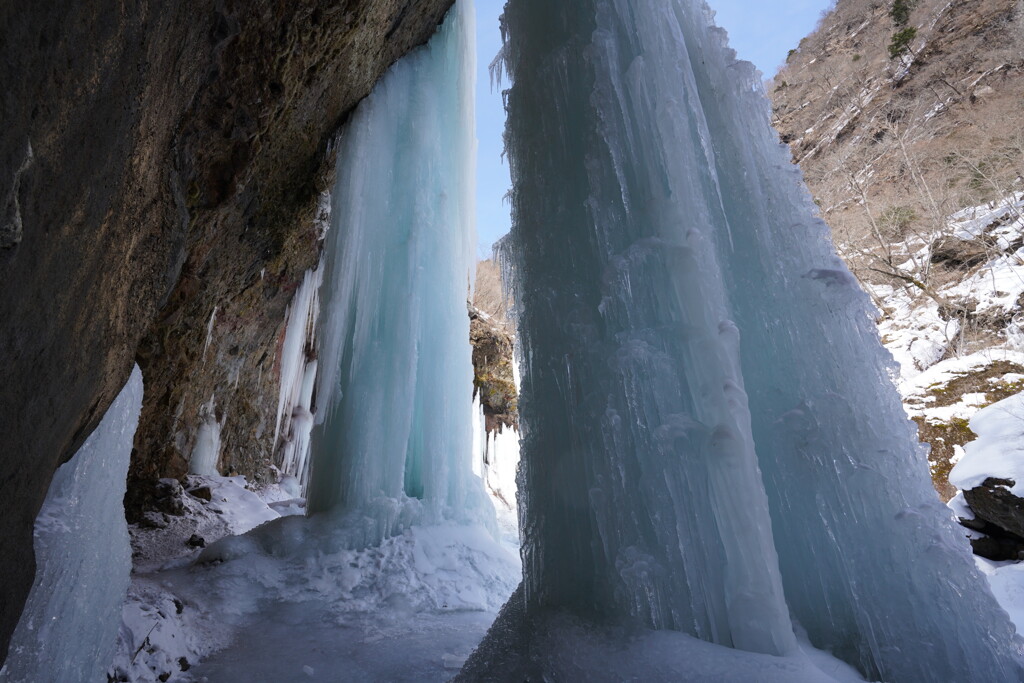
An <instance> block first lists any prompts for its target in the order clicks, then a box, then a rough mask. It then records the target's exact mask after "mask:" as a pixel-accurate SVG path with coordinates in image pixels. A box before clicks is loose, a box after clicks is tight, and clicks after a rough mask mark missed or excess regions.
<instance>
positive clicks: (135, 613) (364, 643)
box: [114, 477, 521, 683]
mask: <svg viewBox="0 0 1024 683" xmlns="http://www.w3.org/2000/svg"><path fill="white" fill-rule="evenodd" d="M197 487H199V488H202V487H209V489H210V490H211V492H212V496H211V498H212V500H210V501H202V500H199V499H197V498H195V496H193V495H191V494H185V495H184V496H183V502H184V505H185V508H186V511H187V515H186V516H183V517H174V516H166V517H165V518H164V519H162V520H157V522H159V523H160V524H161V525H163V526H161V527H160V528H155V529H154V528H133V529H132V540H133V547H134V549H135V560H136V573H135V574H134V576H133V579H132V585H131V588H130V590H129V600H128V603H127V604H126V606H125V608H124V626H123V627H122V630H121V635H120V642H119V645H118V654H117V656H116V658H115V662H114V670H115V672H116V678H115V680H121V681H157V680H161V676H164V678H163V679H162V680H169V681H192V682H199V681H206V682H208V683H219V682H221V681H236V680H254V681H257V680H259V681H263V680H268V681H270V680H272V681H302V680H315V681H396V682H397V681H435V680H436V681H443V680H448V679H450V678H451V677H452V676H453V675H454V674H455V673H456V672H457V671H458V669H459V668H460V667H461V665H462V663H463V662H464V660H465V659H466V657H467V656H468V655H469V654H470V653H471V652H472V650H473V649H474V648H475V647H476V645H477V643H479V641H480V640H481V638H482V637H483V635H484V633H485V632H486V631H487V629H488V627H489V626H490V625H491V623H492V622H493V621H494V618H495V616H496V615H497V612H498V610H499V608H500V607H501V605H502V604H503V603H504V602H505V600H506V599H507V598H508V596H509V595H510V594H511V593H512V591H513V590H514V589H515V586H516V585H517V584H518V582H519V580H520V576H521V568H520V566H519V558H518V548H517V545H516V544H517V542H518V539H517V535H516V527H515V521H514V520H515V511H514V510H513V509H511V508H507V507H506V506H503V505H501V504H500V501H497V500H496V501H495V502H496V505H497V506H498V507H499V508H500V509H499V511H498V512H499V515H498V520H499V530H498V534H499V537H500V538H501V540H500V541H497V540H495V538H494V537H493V536H492V535H491V533H490V532H488V531H487V530H486V529H484V528H483V527H480V526H472V525H469V526H467V525H458V524H443V525H439V526H426V527H412V528H410V529H408V530H407V531H406V533H405V534H404V535H402V536H399V537H396V538H391V539H388V540H386V541H385V542H384V543H382V544H381V545H380V546H378V547H371V548H366V549H363V550H352V549H350V546H349V545H347V540H346V539H347V538H348V537H347V536H346V529H345V523H347V522H346V521H345V520H337V519H330V518H326V517H314V518H311V519H306V518H305V517H301V516H295V513H296V512H301V511H302V507H301V503H302V501H301V500H295V499H292V498H291V497H290V496H291V495H292V493H293V490H292V489H291V487H290V486H289V485H287V484H286V485H285V486H284V487H281V486H275V487H271V488H269V489H265V490H262V491H251V490H249V489H247V488H246V484H245V481H244V479H243V478H241V477H232V478H228V477H191V478H190V479H189V482H188V488H190V489H192V490H195V489H196V488H197ZM282 514H283V515H284V517H282ZM349 521H350V520H349ZM267 522H269V523H267ZM192 534H196V535H199V536H202V537H203V538H204V539H205V540H206V541H207V542H208V543H209V544H210V545H209V546H208V547H207V548H206V549H198V548H196V549H193V548H190V547H189V546H188V544H187V539H189V538H191V536H192ZM218 539H219V540H218Z"/></svg>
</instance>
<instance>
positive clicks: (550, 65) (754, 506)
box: [504, 0, 1021, 681]
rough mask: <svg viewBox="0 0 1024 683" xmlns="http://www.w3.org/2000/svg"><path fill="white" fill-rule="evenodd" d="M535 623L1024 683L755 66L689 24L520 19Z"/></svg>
mask: <svg viewBox="0 0 1024 683" xmlns="http://www.w3.org/2000/svg"><path fill="white" fill-rule="evenodd" d="M505 29H506V31H507V36H508V44H507V45H506V47H505V51H504V56H505V60H506V66H507V67H508V70H509V73H510V76H511V78H512V81H513V86H512V88H511V91H510V92H509V94H508V100H507V101H508V112H509V122H510V123H509V128H508V130H507V146H508V152H509V155H510V158H511V163H512V175H513V182H514V186H515V189H514V191H513V195H512V197H513V218H514V228H513V232H512V235H511V238H510V239H509V240H507V242H506V244H505V251H506V254H505V258H506V261H507V268H508V270H509V272H510V273H511V276H512V279H513V280H514V288H515V294H516V297H517V301H518V316H519V333H520V339H521V344H522V346H523V348H524V349H525V351H524V370H523V396H522V399H521V402H520V411H521V415H522V423H523V442H522V455H523V469H522V473H521V479H520V487H519V489H520V495H521V497H522V498H521V501H522V502H524V503H525V511H524V513H523V519H522V526H523V533H524V538H523V542H524V551H523V552H524V571H525V584H524V587H525V591H526V599H527V604H528V605H531V606H532V608H534V609H537V608H543V607H555V608H569V609H571V610H573V611H576V612H578V613H584V614H592V615H597V616H603V617H611V618H625V619H636V618H639V619H640V620H641V621H642V622H644V623H646V624H647V625H648V626H650V627H653V628H659V629H661V628H666V629H675V630H680V631H684V632H687V633H690V634H692V635H696V636H698V637H700V638H702V639H705V640H709V641H712V642H715V643H719V644H723V645H729V646H732V647H736V648H740V649H747V650H752V651H757V652H764V653H786V652H791V651H792V650H793V648H794V639H793V627H792V624H791V623H790V613H792V615H793V617H794V618H795V619H796V620H797V621H799V622H800V624H801V625H802V626H803V627H805V628H806V629H807V630H808V631H809V635H810V638H811V640H812V641H813V642H814V644H815V645H817V646H818V647H820V648H823V649H829V650H832V651H834V652H836V653H837V654H838V655H840V656H841V657H843V658H844V659H847V660H848V661H850V662H851V663H853V664H855V665H856V666H858V667H859V668H860V669H861V671H862V672H864V673H865V674H866V675H868V676H869V677H870V678H882V679H884V680H890V681H940V680H954V679H955V680H961V679H962V680H1018V679H1019V678H1020V676H1021V671H1020V669H1019V664H1018V660H1017V658H1016V657H1017V649H1016V648H1017V646H1016V645H1015V644H1014V642H1013V630H1012V627H1011V626H1010V624H1009V622H1008V621H1007V619H1006V618H1005V615H1004V614H1003V613H1002V612H1001V611H1000V610H999V608H998V607H997V605H996V603H995V601H994V600H993V599H992V597H991V596H990V594H989V593H988V591H987V588H986V587H985V586H984V583H983V581H982V579H981V578H980V577H979V575H978V574H977V572H976V571H975V569H974V566H973V563H972V561H971V557H970V555H969V551H968V549H967V547H966V544H965V543H964V542H963V541H962V538H960V537H961V536H962V534H958V533H957V532H956V531H955V530H954V529H953V526H952V520H951V518H950V515H949V514H948V512H946V511H945V510H943V508H942V506H941V505H940V504H939V502H938V500H937V499H936V497H935V494H934V492H933V491H932V490H931V487H930V485H929V481H928V471H927V467H926V464H925V461H924V459H923V456H922V454H921V452H920V447H919V445H918V444H917V440H916V435H915V433H914V430H913V426H912V425H911V424H910V423H909V422H908V421H907V419H906V417H905V415H904V413H903V411H902V409H901V406H900V403H899V398H898V396H897V395H896V391H895V389H894V388H893V386H892V384H891V382H890V380H889V377H888V373H889V371H890V369H891V368H890V366H891V360H890V359H889V357H888V355H887V354H886V353H885V352H884V351H883V349H882V348H881V346H880V343H879V340H878V337H877V334H876V332H875V331H874V328H873V326H872V323H871V317H872V315H871V314H872V311H871V310H870V305H869V303H868V300H867V298H866V296H864V295H863V294H862V293H861V292H860V290H859V289H858V287H857V285H856V282H855V280H854V279H853V277H852V276H851V275H850V273H849V271H848V270H847V269H846V267H845V266H844V265H843V264H842V262H841V261H840V260H839V259H838V258H837V256H836V255H835V252H834V249H833V247H832V246H831V243H830V241H829V236H828V231H827V228H826V226H825V225H824V224H823V223H822V222H821V221H820V220H819V219H817V218H816V216H815V212H814V207H813V205H812V204H811V202H810V201H809V197H808V195H807V192H806V190H805V188H804V187H803V185H802V182H801V178H800V176H799V173H798V171H797V170H796V168H795V167H793V166H792V164H791V163H790V157H789V153H788V150H787V149H786V147H785V146H784V145H782V144H780V143H779V141H778V137H777V135H776V134H775V132H774V131H773V130H772V129H771V128H770V126H769V124H768V120H769V117H768V113H769V112H768V103H767V101H766V99H765V97H764V94H763V92H762V90H761V87H760V84H759V81H758V75H757V74H756V73H755V71H754V69H753V67H752V66H751V65H749V64H747V63H744V62H737V61H736V60H735V56H734V54H733V53H732V51H731V50H729V49H728V48H727V46H726V41H725V34H724V33H723V32H722V31H720V30H719V29H717V28H714V27H713V26H712V23H711V16H710V14H709V12H708V10H707V8H706V6H705V5H704V4H703V3H702V2H700V1H699V0H664V1H663V2H657V3H655V2H644V3H638V2H633V1H632V0H566V1H565V2H559V3H552V2H549V1H548V0H511V1H510V2H509V4H508V6H507V8H506V13H505Z"/></svg>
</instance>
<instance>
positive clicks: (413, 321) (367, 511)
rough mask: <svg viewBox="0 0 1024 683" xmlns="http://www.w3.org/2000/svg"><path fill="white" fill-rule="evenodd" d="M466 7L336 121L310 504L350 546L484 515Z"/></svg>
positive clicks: (469, 15)
mask: <svg viewBox="0 0 1024 683" xmlns="http://www.w3.org/2000/svg"><path fill="white" fill-rule="evenodd" d="M474 65H475V56H474V41H473V8H472V5H471V3H470V2H468V1H466V0H462V1H460V2H458V3H457V4H456V7H455V8H454V10H453V11H452V13H451V14H450V15H449V18H448V19H447V20H446V22H445V24H444V25H443V26H442V28H441V30H440V34H439V35H438V36H436V37H435V38H434V39H433V40H432V41H431V42H430V44H429V45H428V46H427V47H426V48H422V49H420V50H418V51H417V52H415V53H413V54H412V55H409V56H408V57H407V58H405V59H403V60H402V61H401V62H399V63H398V64H396V65H395V67H394V68H393V69H392V70H391V71H390V72H388V74H387V75H386V76H385V77H384V79H383V80H382V81H381V82H380V83H379V84H378V85H377V87H376V88H375V90H374V91H373V93H372V94H371V95H370V96H369V97H368V98H367V99H366V100H365V101H364V102H363V103H362V104H361V105H360V107H359V109H358V110H357V112H356V113H355V115H354V117H353V119H352V120H351V121H350V122H349V124H348V126H347V129H346V132H345V134H344V136H343V137H342V141H341V145H340V148H339V150H338V159H339V164H338V180H337V185H336V187H335V189H334V191H333V192H332V198H333V203H334V208H333V211H332V228H331V230H330V232H329V233H328V238H327V251H328V258H327V259H326V272H325V276H324V286H323V289H322V291H321V300H322V302H323V311H324V312H325V313H324V316H323V318H324V319H323V324H322V329H321V333H320V353H319V359H318V361H319V366H318V367H319V373H320V376H319V378H318V384H317V391H316V395H317V398H316V401H317V404H318V406H317V418H316V419H317V422H318V424H317V426H316V427H315V428H314V432H313V463H312V473H311V479H310V484H309V501H310V509H311V510H313V511H323V510H327V509H338V510H340V511H342V512H350V513H352V519H353V520H355V521H357V522H358V523H359V524H362V525H363V530H362V532H361V534H362V538H360V539H356V543H357V544H359V543H374V542H379V541H380V540H381V539H383V538H386V537H387V536H390V535H392V534H393V533H395V532H396V531H397V530H399V529H401V528H403V527H406V526H408V525H409V524H411V523H412V522H419V523H433V522H438V521H441V520H445V519H449V520H463V519H464V520H467V521H481V520H486V521H488V523H489V524H491V526H493V525H494V521H493V520H494V513H493V508H492V507H491V505H490V502H489V501H488V500H487V498H486V495H485V493H484V490H483V487H482V485H481V484H480V481H479V479H478V478H477V477H475V476H474V475H473V471H472V453H471V448H472V428H473V426H472V423H471V414H470V406H471V403H472V388H473V372H472V365H471V361H470V347H469V341H468V340H469V318H468V315H467V310H466V295H467V293H468V288H469V283H470V276H471V273H472V270H473V264H474V261H473V257H474V250H475V234H474V229H473V216H474V207H473V197H474V187H475V185H474V172H475V161H474V153H475V144H476V143H475V137H474V133H473V115H474V114H473V93H474Z"/></svg>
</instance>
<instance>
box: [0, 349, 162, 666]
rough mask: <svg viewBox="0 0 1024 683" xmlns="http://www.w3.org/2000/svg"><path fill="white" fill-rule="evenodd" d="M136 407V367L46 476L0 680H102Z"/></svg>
mask: <svg viewBox="0 0 1024 683" xmlns="http://www.w3.org/2000/svg"><path fill="white" fill-rule="evenodd" d="M141 409H142V372H141V371H140V370H139V368H138V366H136V367H135V370H134V371H133V372H132V375H131V379H130V380H129V381H128V384H127V385H126V386H125V388H124V389H123V390H122V391H121V394H120V395H119V396H118V397H117V400H115V401H114V404H113V405H112V406H111V407H110V409H109V410H108V411H107V414H106V415H105V416H104V418H103V421H102V422H100V425H99V426H98V427H97V428H96V430H95V431H94V432H93V433H92V435H91V436H89V438H88V439H87V440H86V442H85V444H84V445H83V446H82V447H81V449H79V451H78V453H76V454H75V456H74V457H73V458H72V459H71V460H70V461H68V462H67V463H66V464H64V465H63V466H62V467H61V468H60V469H58V470H57V473H56V474H55V475H54V477H53V482H52V483H51V484H50V490H49V492H48V493H47V496H46V502H45V503H44V504H43V508H42V510H41V511H40V513H39V517H38V518H37V519H36V527H35V552H36V578H35V583H34V584H33V585H32V591H31V593H29V597H28V602H27V603H26V604H25V611H24V612H23V613H22V617H21V621H20V622H19V623H18V627H17V629H16V630H15V632H14V637H13V638H12V640H11V646H10V651H9V654H8V657H7V663H6V664H5V665H4V668H3V670H2V671H0V681H3V682H4V683H40V682H42V681H59V682H60V683H94V682H95V681H104V680H106V672H107V667H108V666H109V665H110V660H111V657H112V655H113V650H114V644H115V639H116V637H117V631H118V628H120V626H121V606H122V605H123V603H124V599H125V593H126V591H127V589H128V576H129V574H130V573H131V566H132V560H131V549H130V548H129V545H128V525H127V523H126V522H125V518H124V494H125V481H126V478H127V476H128V461H129V459H130V458H131V452H132V440H133V439H134V436H135V428H136V426H137V425H138V420H139V412H140V411H141Z"/></svg>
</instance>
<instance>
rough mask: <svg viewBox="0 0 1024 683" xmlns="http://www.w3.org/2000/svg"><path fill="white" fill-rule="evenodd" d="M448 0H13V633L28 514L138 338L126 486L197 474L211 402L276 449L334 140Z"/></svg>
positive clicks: (242, 440)
mask: <svg viewBox="0 0 1024 683" xmlns="http://www.w3.org/2000/svg"><path fill="white" fill-rule="evenodd" d="M450 5H451V0H424V1H423V2H417V3H412V2H410V1H409V0H350V1H348V2H343V3H336V2H329V1H328V0H299V1H297V2H291V3H274V2H269V1H266V0H262V1H258V2H239V1H236V0H199V1H198V2H193V3H187V4H179V3H156V4H153V3H147V2H141V1H140V0H134V1H132V0H129V2H126V3H118V2H113V1H112V0H85V1H83V2H77V3H73V4H71V5H69V4H67V3H58V2H52V1H44V2H38V3H29V4H18V5H12V4H8V5H7V6H4V7H3V8H0V26H3V27H4V28H3V34H2V39H0V66H2V69H3V72H4V73H5V74H6V75H7V77H6V78H5V79H4V83H5V84H6V87H5V88H4V89H3V92H2V93H0V115H2V120H3V121H4V127H5V130H4V133H3V136H2V138H0V204H2V206H0V283H2V286H0V320H3V325H2V326H0V354H2V355H3V357H4V359H5V378H4V379H5V381H4V390H3V392H2V393H0V432H2V433H3V434H4V437H5V438H4V445H3V452H2V454H0V456H2V457H0V496H2V498H3V500H4V501H5V505H6V508H5V514H4V516H3V522H2V525H3V526H2V529H0V531H2V533H0V577H2V581H0V585H2V586H3V589H2V595H0V653H5V652H6V648H7V640H8V637H9V634H10V632H11V630H12V629H13V627H14V624H15V623H16V622H17V619H18V616H19V614H20V611H21V606H22V604H23V602H24V598H25V595H26V593H27V590H28V588H29V586H30V585H31V582H32V577H33V573H34V564H33V558H32V524H33V521H34V519H35V516H36V513H37V512H38V510H39V506H40V505H41V503H42V500H43V498H44V496H45V494H46V490H47V487H48V485H49V481H50V478H51V476H52V474H53V471H54V470H55V468H56V467H57V466H58V465H59V464H60V463H61V462H63V461H64V460H66V459H67V458H68V457H70V455H71V454H73V453H74V452H75V451H76V450H77V448H78V446H79V445H81V443H82V442H83V441H84V439H85V438H86V436H87V435H88V434H89V433H90V431H91V430H92V429H93V428H94V427H95V426H96V424H98V422H99V420H100V419H101V418H102V416H103V414H104V412H105V411H106V409H107V407H108V406H109V405H110V403H111V402H112V401H113V399H114V397H115V396H116V395H117V393H118V391H119V390H120V388H121V387H122V386H123V385H124V383H125V381H126V379H127V378H128V374H129V372H130V371H131V367H132V363H133V362H134V361H135V360H136V358H137V359H138V362H139V364H140V366H141V367H142V368H143V373H144V376H145V383H146V398H145V406H144V408H143V416H142V421H141V424H140V428H139V433H138V435H137V438H136V443H135V453H134V454H133V463H132V470H131V474H130V484H131V487H130V490H129V499H128V500H129V503H130V507H131V508H134V509H136V510H138V509H141V508H142V507H143V506H144V504H145V502H146V499H147V496H148V494H147V487H146V486H145V485H144V484H145V482H150V481H155V480H157V479H158V478H159V477H161V476H172V477H177V476H180V475H183V474H184V471H185V467H186V463H187V459H188V456H189V454H190V452H191V448H192V445H193V443H192V441H193V440H194V435H195V431H196V427H197V425H198V424H199V423H200V421H201V420H202V419H207V418H208V417H209V413H211V412H212V413H213V417H214V419H216V420H218V421H220V422H222V423H223V427H222V438H223V445H224V451H223V452H224V453H225V454H226V455H225V457H224V458H223V459H222V462H221V463H220V468H221V470H223V471H235V472H239V473H243V474H247V475H249V476H254V477H258V475H259V474H260V473H261V472H262V471H264V470H265V469H266V468H267V467H268V465H269V463H270V458H271V456H272V454H273V443H272V439H273V424H272V422H273V419H274V410H275V409H276V406H277V403H276V401H277V375H276V372H277V368H276V353H277V340H278V338H279V337H280V333H281V328H282V325H283V321H284V312H285V308H286V306H287V304H288V301H289V298H290V295H291V293H292V292H293V290H294V289H295V287H296V286H297V284H298V282H299V281H300V280H301V278H302V275H303V273H304V272H305V271H306V270H307V269H308V268H310V267H311V266H313V265H314V264H315V262H316V260H317V258H318V250H319V246H318V233H317V228H316V220H315V219H316V211H317V206H318V201H319V198H320V193H321V191H322V190H323V189H324V188H326V187H327V186H328V184H329V181H330V172H329V169H330V168H331V167H332V164H331V152H330V142H331V140H332V137H333V135H334V134H335V132H336V131H337V129H338V126H339V124H340V123H341V122H342V121H343V119H344V117H345V116H346V114H347V113H348V112H349V111H351V109H352V108H353V107H354V105H355V104H356V103H357V102H358V100H359V99H361V98H362V97H364V96H365V95H366V94H367V93H368V92H369V91H370V89H371V87H372V86H373V84H374V82H375V81H376V80H377V79H378V78H379V77H380V75H381V74H382V73H383V71H384V70H385V69H386V68H387V66H388V65H390V64H391V63H392V62H394V61H395V60H396V59H397V58H398V57H400V56H401V55H403V54H404V53H406V52H408V51H409V50H410V49H412V48H413V47H414V46H416V45H418V44H421V43H422V42H424V41H425V40H426V39H427V38H429V36H430V35H431V34H432V33H433V31H434V30H435V28H436V26H437V24H438V22H439V21H440V20H441V19H442V17H443V14H444V12H445V11H446V10H447V8H448V7H449V6H450ZM211 399H213V400H212V401H211ZM204 405H206V406H208V407H207V408H206V409H205V412H204V408H203V406H204ZM268 423H270V427H269V428H267V424H268Z"/></svg>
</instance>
